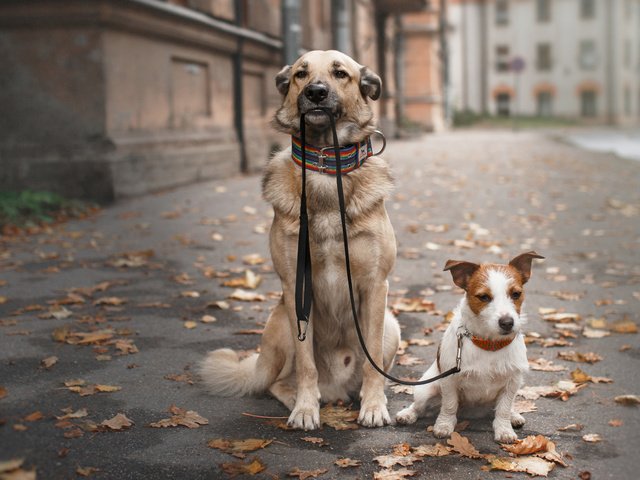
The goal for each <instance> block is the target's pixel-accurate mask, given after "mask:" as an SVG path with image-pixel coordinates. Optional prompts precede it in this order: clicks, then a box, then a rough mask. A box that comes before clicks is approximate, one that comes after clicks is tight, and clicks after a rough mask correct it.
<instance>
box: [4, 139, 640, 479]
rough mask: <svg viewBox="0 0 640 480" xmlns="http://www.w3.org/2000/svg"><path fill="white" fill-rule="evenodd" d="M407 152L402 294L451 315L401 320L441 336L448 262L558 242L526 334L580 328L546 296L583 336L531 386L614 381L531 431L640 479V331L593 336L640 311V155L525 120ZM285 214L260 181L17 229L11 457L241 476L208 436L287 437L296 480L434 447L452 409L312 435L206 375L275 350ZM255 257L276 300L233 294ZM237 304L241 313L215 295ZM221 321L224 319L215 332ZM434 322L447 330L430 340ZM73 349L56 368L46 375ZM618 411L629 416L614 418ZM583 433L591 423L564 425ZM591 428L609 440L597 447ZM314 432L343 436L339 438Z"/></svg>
mask: <svg viewBox="0 0 640 480" xmlns="http://www.w3.org/2000/svg"><path fill="white" fill-rule="evenodd" d="M387 158H388V159H389V160H390V162H391V163H392V166H393V171H394V173H395V176H396V178H397V185H398V186H397V189H396V193H395V195H394V196H393V198H391V199H390V200H389V202H388V209H389V211H390V213H391V217H392V222H393V224H394V227H395V229H396V233H397V236H398V243H399V257H398V261H397V266H396V269H395V272H394V274H393V278H392V279H391V290H392V293H393V294H394V297H392V298H391V303H393V302H395V301H397V299H398V298H399V297H400V296H404V297H408V298H412V297H424V298H426V299H428V300H431V301H433V302H435V308H436V312H432V313H431V314H429V313H421V312H414V313H401V314H400V315H399V319H400V322H401V323H402V325H403V327H404V328H403V337H404V338H405V339H410V338H422V339H428V340H434V341H436V342H437V340H438V339H439V337H440V335H441V333H440V332H439V331H438V328H437V327H438V325H439V324H441V322H442V321H443V315H444V314H445V313H446V312H448V311H449V310H451V309H452V308H453V307H454V306H455V304H456V303H457V302H458V300H459V298H460V294H459V292H457V291H455V290H452V289H451V288H450V285H451V282H450V279H449V277H448V274H447V275H445V274H444V273H443V272H441V270H442V267H443V265H444V263H445V261H446V259H448V258H461V259H469V260H474V261H498V260H503V259H507V258H509V257H510V256H513V255H515V254H517V253H519V252H522V251H524V250H529V249H535V250H537V251H538V252H540V253H542V254H543V255H545V256H546V257H547V259H546V260H545V261H544V262H543V263H537V264H536V265H535V266H534V272H533V277H532V280H531V282H530V285H529V286H528V288H527V294H528V300H527V310H528V312H529V314H530V321H529V324H528V327H527V332H537V334H539V335H540V337H541V339H545V338H550V337H559V335H558V333H556V329H554V328H553V325H552V324H551V323H549V322H545V321H543V320H542V319H541V317H540V314H539V313H538V309H539V308H553V309H561V310H565V311H566V312H568V313H578V314H580V315H581V317H582V319H583V320H581V321H580V323H579V325H580V329H579V330H577V331H573V330H570V331H569V332H568V334H569V335H572V334H574V335H575V336H576V338H568V339H567V340H568V341H570V342H571V343H572V344H573V346H571V347H568V346H566V347H551V348H543V347H542V346H541V345H540V344H539V343H538V344H536V343H533V344H531V345H530V347H529V356H530V358H531V359H537V358H540V357H542V358H545V359H548V360H552V361H553V362H554V364H556V365H559V366H561V367H565V368H567V369H568V370H564V371H560V372H545V371H533V372H531V374H530V375H529V376H528V378H527V385H529V386H535V385H553V384H556V383H557V382H558V381H559V380H568V379H570V376H569V372H570V371H572V370H574V369H575V368H576V367H580V368H581V369H582V370H584V371H585V372H587V373H588V374H590V375H592V376H602V377H609V378H611V379H612V380H613V383H610V384H591V383H589V384H588V385H587V386H586V387H585V388H583V389H582V390H580V391H579V392H578V393H576V394H575V395H573V396H571V397H570V398H568V400H567V401H561V400H559V399H552V398H539V399H537V400H535V401H534V403H535V407H536V408H537V410H536V411H533V412H530V413H526V414H525V417H526V418H527V424H526V426H525V427H524V429H523V430H522V431H521V432H520V433H519V435H520V436H521V438H522V437H524V436H526V435H534V434H542V435H545V436H547V437H549V438H551V439H552V440H553V441H554V442H556V444H557V449H558V450H559V451H562V452H566V453H568V454H569V456H570V457H569V460H568V463H569V464H570V466H569V467H567V468H562V467H558V468H556V469H555V470H554V471H553V472H552V473H551V474H550V478H572V479H575V478H577V477H578V474H579V473H580V472H585V471H587V472H591V474H592V477H591V478H594V479H603V478H612V479H630V478H636V474H637V468H638V466H639V462H638V454H637V446H638V444H639V442H640V433H638V432H639V431H640V430H639V428H638V427H639V422H638V419H639V417H638V415H639V411H638V408H637V407H629V406H622V405H619V404H617V403H615V402H614V400H613V399H614V397H616V396H618V395H623V394H640V349H639V345H638V339H637V335H636V334H618V333H613V334H611V335H610V336H607V337H605V338H601V339H590V338H586V337H584V335H583V333H581V329H582V326H583V325H584V324H586V323H587V322H588V321H589V319H604V320H605V321H606V322H607V324H608V325H609V326H611V325H612V324H614V323H615V322H618V321H621V320H624V319H625V318H626V319H627V320H631V321H633V322H636V323H637V322H638V320H639V313H638V312H639V310H640V309H639V307H640V293H639V292H640V262H639V258H640V257H639V255H638V250H639V247H640V243H639V233H640V220H639V215H640V189H638V185H640V164H638V163H637V162H633V161H626V160H621V159H618V158H617V157H614V156H613V155H608V154H600V153H589V152H584V151H581V150H578V149H576V148H574V147H571V146H567V145H563V144H560V143H556V142H554V141H552V140H548V139H546V138H545V137H543V136H540V135H539V134H532V133H526V132H523V133H517V134H513V133H506V132H505V133H501V132H477V131H471V132H463V133H452V134H446V135H440V136H428V137H425V138H422V139H419V140H412V141H403V142H392V143H391V145H390V146H389V151H388V156H387ZM269 219H270V210H269V207H268V206H267V205H265V204H264V203H263V202H262V201H261V199H260V194H259V178H258V177H257V176H252V177H238V178H234V179H230V180H226V181H219V182H211V183H204V184H199V185H194V186H190V187H185V188H181V189H178V190H174V191H170V192H166V193H163V194H158V195H151V196H146V197H143V198H138V199H133V200H129V201H125V202H121V203H119V204H117V205H115V206H113V207H110V208H108V209H106V210H104V211H103V212H102V213H101V214H100V215H98V216H97V217H96V218H94V219H92V220H88V221H83V222H73V223H70V224H67V225H65V226H64V227H61V228H56V229H54V230H53V231H52V232H51V233H50V234H44V235H39V236H35V237H30V238H26V239H19V240H15V241H11V240H10V241H3V242H2V243H1V244H0V362H1V363H0V388H1V389H0V397H2V398H0V461H5V460H8V459H11V458H24V465H23V468H24V469H26V470H28V469H32V468H35V469H36V471H37V473H38V478H40V479H47V480H49V479H66V478H75V477H76V475H77V473H76V472H80V473H84V474H91V476H92V477H95V478H101V479H129V478H131V479H133V478H136V479H138V478H153V479H165V478H166V479H170V478H180V479H200V478H202V479H205V478H207V479H211V478H226V474H225V473H223V471H222V467H221V464H224V463H233V462H236V461H239V460H238V459H236V458H234V457H232V456H231V455H229V454H226V453H223V452H221V451H220V450H214V449H211V448H208V447H207V442H208V441H209V440H212V439H218V438H219V439H244V438H261V439H268V440H273V443H271V444H270V445H268V446H267V447H266V448H264V449H262V450H259V451H257V452H255V453H253V454H249V455H248V457H247V458H249V459H250V458H253V457H254V456H255V457H256V458H258V459H259V461H261V462H263V463H264V465H266V468H267V470H266V473H264V472H263V473H262V474H260V475H259V478H274V477H273V476H274V475H276V476H278V477H279V478H285V477H286V476H287V474H288V473H289V472H291V471H292V470H294V469H295V468H296V467H297V468H299V469H300V470H304V471H307V470H315V469H327V470H328V471H327V473H325V474H324V475H323V476H320V477H319V478H371V477H372V475H373V473H374V472H378V471H380V470H381V468H380V467H379V466H378V465H377V464H376V463H375V462H373V458H374V457H376V456H379V455H388V454H390V453H391V452H392V450H393V446H394V445H397V444H401V443H403V442H406V443H408V444H410V445H411V446H413V447H416V446H418V445H422V444H434V443H435V442H436V441H435V439H434V437H433V436H432V435H431V433H429V432H428V431H427V429H426V427H427V426H428V425H431V424H432V423H433V421H434V418H433V417H429V418H426V419H423V420H421V421H420V422H419V423H417V424H416V425H413V426H408V427H396V426H391V427H387V428H383V429H375V430H368V429H363V428H360V429H355V430H343V431H336V430H334V429H333V428H331V427H328V426H325V427H324V428H323V429H322V430H320V431H317V432H312V433H306V434H305V433H303V432H295V431H284V430H281V429H279V428H278V427H277V426H275V425H273V424H272V423H273V422H272V423H269V421H268V420H267V419H261V418H256V417H255V416H266V417H269V416H271V417H283V416H286V415H287V412H286V411H285V409H284V407H282V406H281V405H279V404H278V403H277V402H276V401H275V400H273V399H271V398H268V397H261V398H243V399H224V398H215V397H212V396H209V395H207V394H206V393H205V392H204V391H203V390H202V389H201V387H200V386H199V385H198V384H197V380H196V379H195V378H193V375H192V371H191V368H192V366H193V365H194V364H195V362H197V361H198V360H199V359H200V358H202V356H203V355H204V354H205V352H206V351H208V350H210V349H213V348H217V347H222V346H230V347H233V348H237V349H242V350H250V349H253V348H255V347H256V346H257V344H258V341H259V338H258V336H256V335H255V334H251V332H252V331H255V330H259V329H260V328H261V325H262V323H263V322H264V321H265V320H266V317H267V315H268V310H269V308H270V307H271V306H272V305H274V303H275V302H276V297H277V294H276V293H274V292H277V291H278V290H279V285H278V281H277V279H276V276H275V275H274V274H273V273H272V271H271V268H270V266H269V265H270V264H269V261H266V263H264V264H261V265H260V264H259V265H252V266H247V265H246V264H244V263H243V257H245V256H246V255H250V254H257V255H256V256H254V257H251V258H253V259H254V260H257V261H259V260H260V258H266V257H267V235H266V234H265V232H266V231H267V229H268V224H269ZM247 268H249V269H251V270H252V271H254V272H255V273H256V274H258V275H260V276H262V278H263V282H262V284H261V285H260V287H259V288H258V290H257V292H258V293H260V294H263V295H265V300H264V301H256V302H243V301H237V300H229V299H227V297H228V296H229V295H230V294H231V292H232V291H233V289H232V288H228V287H224V286H221V282H224V281H227V280H229V278H235V277H239V276H242V275H243V272H244V271H245V270H246V269H247ZM73 289H75V290H73ZM102 289H104V290H102ZM220 300H226V301H227V302H228V303H229V304H230V307H231V308H229V309H217V308H214V307H212V306H207V305H211V304H212V303H213V302H216V301H220ZM56 303H57V304H63V305H61V306H55V305H56ZM223 306H224V305H223ZM205 315H207V316H208V317H204V320H205V321H209V322H210V323H203V321H202V319H203V316H205ZM210 317H215V319H216V320H215V321H212V318H210ZM592 325H593V324H592ZM595 325H596V326H597V323H596V324H595ZM624 325H625V324H622V326H624ZM425 328H431V329H434V331H433V332H432V333H431V334H429V335H428V336H424V332H423V330H424V329H425ZM240 332H244V334H241V333H240ZM435 348H436V347H435V345H431V346H410V347H408V348H407V354H408V355H410V356H408V357H403V358H404V360H406V362H407V363H409V364H410V363H412V362H413V361H424V362H425V363H430V362H431V361H432V359H433V358H434V356H435ZM136 350H137V352H136ZM570 350H576V351H578V352H581V353H587V352H594V353H597V354H599V355H601V356H602V357H603V359H602V360H601V361H599V362H597V363H595V364H593V365H591V364H583V363H580V364H577V363H573V362H569V361H565V360H562V359H559V358H558V357H557V355H558V353H559V352H568V351H570ZM52 356H55V357H57V363H55V364H53V365H52V366H50V368H44V367H42V366H41V361H42V360H43V359H45V358H49V357H52ZM414 357H415V360H413V359H414ZM50 361H52V362H53V360H50ZM425 368H426V365H407V366H402V365H398V366H396V367H395V368H394V373H395V374H398V375H405V376H411V375H413V376H418V375H419V374H421V373H422V371H423V370H424V369H425ZM72 380H82V381H84V382H85V383H84V385H80V386H75V387H74V386H73V385H74V384H77V383H79V382H71V383H69V382H70V381H72ZM192 381H193V382H195V383H193V384H192V383H191V382H192ZM65 382H67V383H68V384H69V385H71V388H72V389H75V390H79V391H80V393H84V394H85V395H84V396H81V395H80V393H77V392H73V391H71V390H70V389H69V387H67V386H65ZM94 385H103V386H104V385H106V386H115V387H120V390H118V391H113V392H97V393H94V392H95V391H96V389H97V388H102V389H104V388H103V387H95V386H94ZM387 391H388V397H389V403H390V409H391V411H392V413H395V412H397V411H398V410H399V409H400V408H402V407H403V406H404V405H407V404H408V402H410V397H409V396H408V395H407V394H405V393H401V392H398V393H396V392H394V391H392V390H391V389H390V388H388V389H387ZM171 405H176V406H177V407H179V408H182V409H185V410H192V411H195V412H197V413H198V414H200V415H201V416H202V417H205V418H207V419H208V421H209V424H208V425H203V426H201V427H200V428H194V429H189V428H185V427H183V426H178V427H167V428H152V427H149V424H150V423H153V422H157V421H159V420H161V419H165V418H169V417H171V414H170V413H169V412H168V409H169V407H170V406H171ZM83 408H84V409H86V410H87V412H86V413H87V416H85V417H81V418H67V419H62V420H60V419H56V418H55V416H58V417H61V416H63V415H64V414H65V413H64V412H63V411H62V409H68V410H67V412H76V413H77V412H78V411H80V414H78V415H81V414H82V413H83V412H82V410H81V409H83ZM354 408H357V405H356V406H354ZM37 412H41V414H42V418H40V419H39V417H40V414H38V413H37ZM118 413H123V414H125V415H126V417H127V418H129V419H131V420H132V421H133V422H134V424H133V425H132V426H130V427H128V428H124V429H122V430H121V431H114V430H110V428H109V427H108V426H99V424H100V423H101V422H103V421H104V420H108V419H111V418H112V417H114V416H115V415H116V414H118ZM244 413H250V414H252V415H255V416H247V415H243V414H244ZM472 413H474V415H470V414H465V413H464V412H463V413H462V414H461V415H460V420H468V424H467V425H466V427H465V428H464V430H463V431H462V432H461V434H462V435H464V436H466V437H468V438H469V440H470V441H471V442H472V443H473V444H474V445H475V446H476V448H478V449H479V450H480V452H482V453H493V454H497V455H500V454H502V455H504V452H502V451H501V450H500V448H499V446H498V445H497V444H495V443H494V442H493V440H492V433H491V418H490V416H488V415H486V414H485V415H484V416H483V415H479V416H478V415H476V414H475V412H472ZM611 420H619V421H620V422H621V425H620V426H611V425H610V424H609V422H610V421H611ZM277 421H278V420H275V421H274V422H275V423H277ZM620 422H613V423H614V425H616V424H618V423H620ZM569 424H582V425H584V428H583V430H582V431H566V432H561V431H558V429H559V428H561V427H564V426H566V425H569ZM115 426H116V427H117V425H115ZM463 426H464V425H463ZM592 433H597V434H599V435H600V436H601V438H602V441H600V442H598V443H587V442H585V441H584V440H582V436H583V435H585V434H592ZM304 437H318V438H322V439H323V440H324V441H325V442H326V445H324V446H320V445H318V444H316V443H312V442H310V441H305V440H303V438H304ZM343 457H348V458H351V459H355V460H359V461H360V462H361V466H359V467H355V468H349V469H344V470H342V469H340V468H339V467H338V466H336V465H334V462H335V461H336V460H338V459H340V458H343ZM0 465H1V464H0ZM254 465H257V464H254ZM483 465H487V462H486V461H485V460H478V459H470V458H464V457H460V456H459V455H457V454H451V455H448V456H444V457H439V458H431V457H425V458H424V459H423V461H422V462H416V463H414V465H413V466H407V467H406V468H408V469H411V470H415V471H417V472H418V473H419V476H420V477H421V478H426V477H427V476H428V478H434V479H450V478H454V477H455V478H461V479H467V478H468V479H477V478H505V475H506V474H505V472H491V473H489V472H485V471H483V470H481V467H482V466H483ZM87 467H93V468H96V469H99V470H98V471H97V472H94V473H91V470H87ZM227 468H229V467H227ZM401 468H403V467H400V466H396V467H395V469H396V470H400V469H401ZM513 475H514V476H519V477H521V478H525V477H526V474H524V473H516V474H513Z"/></svg>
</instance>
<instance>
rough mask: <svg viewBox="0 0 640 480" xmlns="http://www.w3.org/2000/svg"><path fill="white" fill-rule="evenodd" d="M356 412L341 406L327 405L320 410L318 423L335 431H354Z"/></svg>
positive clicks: (356, 425)
mask: <svg viewBox="0 0 640 480" xmlns="http://www.w3.org/2000/svg"><path fill="white" fill-rule="evenodd" d="M357 418H358V411H354V410H350V409H349V408H348V407H345V406H343V405H333V404H327V405H325V406H324V407H322V408H321V409H320V423H321V424H323V425H328V426H329V427H332V428H334V429H336V430H356V429H358V428H359V427H358V424H357V423H355V421H356V419H357Z"/></svg>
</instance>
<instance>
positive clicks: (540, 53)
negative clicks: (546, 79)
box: [536, 43, 551, 72]
mask: <svg viewBox="0 0 640 480" xmlns="http://www.w3.org/2000/svg"><path fill="white" fill-rule="evenodd" d="M536 54H537V58H536V64H537V66H538V71H541V72H546V71H549V70H551V44H549V43H539V44H538V45H537V47H536Z"/></svg>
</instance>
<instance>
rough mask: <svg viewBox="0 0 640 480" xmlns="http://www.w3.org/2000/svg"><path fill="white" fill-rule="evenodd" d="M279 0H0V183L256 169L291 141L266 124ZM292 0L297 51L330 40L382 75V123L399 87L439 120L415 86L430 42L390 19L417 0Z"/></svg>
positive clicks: (417, 110) (62, 184) (428, 79)
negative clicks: (403, 32) (417, 41)
mask: <svg viewBox="0 0 640 480" xmlns="http://www.w3.org/2000/svg"><path fill="white" fill-rule="evenodd" d="M285 1H286V0H243V1H241V0H237V1H234V0H168V1H163V0H92V1H87V0H59V1H55V2H53V1H51V0H4V1H2V2H0V60H1V61H2V70H1V71H0V80H1V82H0V83H1V84H2V86H3V88H2V89H0V111H1V112H2V115H0V166H1V168H0V189H5V190H6V189H23V188H32V189H47V190H54V191H58V192H61V193H63V194H64V195H66V196H68V197H91V198H94V199H98V200H103V201H108V200H111V199H113V198H118V197H123V196H127V195H136V194H141V193H145V192H150V191H157V190H161V189H164V188H168V187H173V186H176V185H180V184H185V183H190V182H194V181H198V180H204V179H210V178H216V177H224V176H229V175H232V174H235V173H237V172H240V171H252V170H258V169H260V168H261V167H262V165H263V164H264V162H265V160H266V158H267V157H268V155H269V152H270V151H271V150H272V149H273V148H277V147H278V146H283V145H285V144H286V143H287V142H288V141H289V140H288V139H287V138H283V137H281V136H279V135H278V134H276V133H275V132H273V130H272V129H271V128H270V127H269V120H270V118H271V116H272V114H273V112H274V110H275V109H276V108H277V106H278V104H279V101H280V98H279V95H278V93H277V91H276V89H275V87H274V80H273V79H274V77H275V74H276V73H277V72H278V71H279V69H280V68H281V67H282V66H283V46H284V43H283V36H282V31H283V25H282V24H283V21H282V11H283V4H284V3H283V2H285ZM294 3H298V5H299V11H300V28H299V34H300V35H299V36H300V42H299V43H300V44H299V47H300V51H304V50H308V49H328V48H332V47H336V46H337V47H338V48H340V49H342V50H345V51H347V53H349V54H351V55H352V56H353V57H354V58H356V60H358V61H360V62H361V63H363V64H367V65H369V66H371V67H372V68H373V69H374V70H376V71H377V72H378V73H379V74H380V75H381V76H382V78H383V82H384V84H385V89H384V96H383V98H382V99H381V100H380V101H379V102H376V103H375V108H376V109H377V113H378V115H379V121H380V124H381V125H382V126H383V128H385V129H386V131H387V133H388V134H393V133H394V131H395V130H396V127H397V126H398V124H399V123H400V122H399V120H398V119H399V118H401V117H398V115H397V114H398V111H399V110H398V102H401V101H405V105H406V107H405V108H406V115H407V117H408V118H410V119H411V120H412V121H414V122H418V123H420V124H422V125H423V126H424V128H433V125H436V124H437V122H438V121H437V119H436V117H437V115H438V114H437V111H436V110H437V105H436V103H437V101H438V97H437V88H436V86H433V87H430V88H429V89H424V90H420V89H418V88H414V87H415V85H418V84H420V85H431V84H434V83H437V80H436V79H437V77H438V75H437V74H435V73H434V72H433V71H432V69H434V68H437V64H436V62H435V61H434V55H435V53H434V52H435V51H434V50H433V51H430V52H429V54H428V55H420V53H422V52H414V53H412V54H411V55H407V56H406V57H405V59H406V65H405V63H404V62H401V61H397V57H396V53H397V48H396V42H397V40H398V38H399V35H397V34H396V31H397V29H396V26H397V25H398V24H402V22H400V21H399V20H398V19H399V18H400V16H402V15H407V14H410V13H411V12H416V11H418V12H419V11H423V10H424V9H425V8H426V7H427V4H428V2H427V0H299V1H298V2H294ZM432 3H433V2H432ZM407 28H413V29H414V30H415V28H416V27H415V26H414V22H413V20H411V21H407ZM429 28H432V27H429ZM411 35H413V33H411ZM429 35H431V33H429ZM408 43H409V44H410V48H418V50H420V49H421V48H422V47H414V46H412V45H413V40H412V39H409V40H408ZM421 62H422V63H421ZM405 69H406V75H403V74H402V72H403V71H404V70H405ZM398 78H400V79H402V78H410V81H407V84H406V97H402V96H398V91H397V89H396V84H397V82H396V79H398ZM403 85H404V84H403ZM429 96H431V97H429ZM425 99H427V100H428V101H427V102H426V103H425ZM421 102H422V103H421ZM434 112H435V113H434ZM400 113H401V114H402V110H401V109H400Z"/></svg>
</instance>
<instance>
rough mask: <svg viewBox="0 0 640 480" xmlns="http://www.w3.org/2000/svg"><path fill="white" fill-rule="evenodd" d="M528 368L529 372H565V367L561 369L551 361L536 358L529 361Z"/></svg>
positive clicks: (560, 366)
mask: <svg viewBox="0 0 640 480" xmlns="http://www.w3.org/2000/svg"><path fill="white" fill-rule="evenodd" d="M529 368H531V370H539V371H542V372H561V371H563V370H567V367H563V366H562V365H555V364H554V363H553V362H552V361H551V360H547V359H546V358H542V357H540V358H536V359H535V360H534V359H529Z"/></svg>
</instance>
